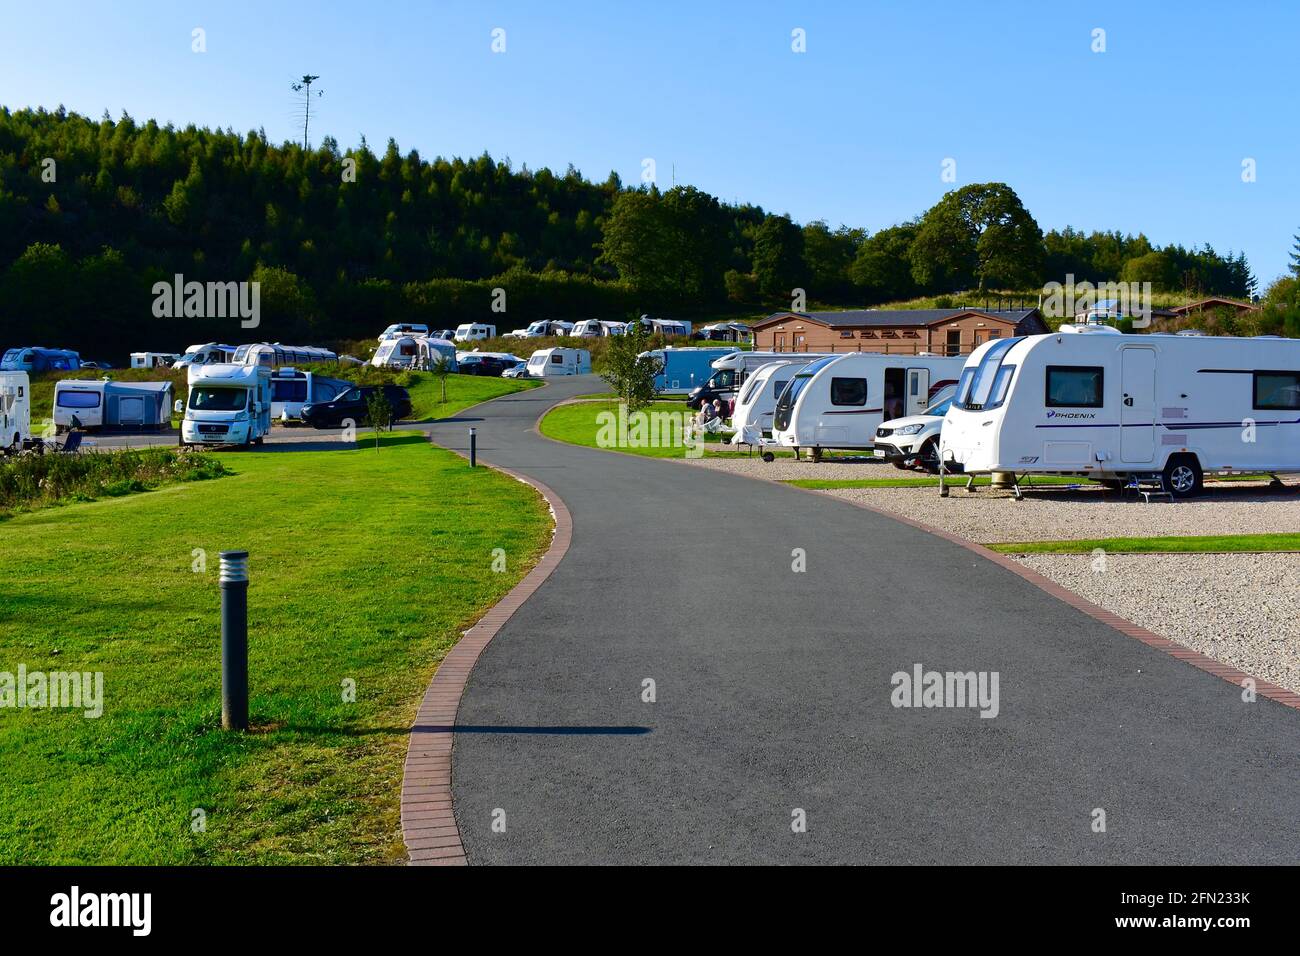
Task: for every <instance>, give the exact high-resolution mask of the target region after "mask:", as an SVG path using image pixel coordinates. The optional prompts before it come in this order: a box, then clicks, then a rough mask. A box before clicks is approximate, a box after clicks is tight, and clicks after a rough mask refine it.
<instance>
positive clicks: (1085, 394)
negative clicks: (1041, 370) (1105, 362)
mask: <svg viewBox="0 0 1300 956" xmlns="http://www.w3.org/2000/svg"><path fill="white" fill-rule="evenodd" d="M1105 383H1106V370H1105V369H1104V368H1102V367H1101V366H1099V365H1049V366H1047V407H1048V408H1101V407H1102V405H1103V404H1105V402H1104V401H1103V395H1104V393H1105Z"/></svg>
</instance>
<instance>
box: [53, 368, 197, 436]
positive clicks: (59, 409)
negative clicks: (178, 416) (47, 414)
mask: <svg viewBox="0 0 1300 956" xmlns="http://www.w3.org/2000/svg"><path fill="white" fill-rule="evenodd" d="M171 421H172V383H171V382H114V381H112V380H110V379H107V378H102V379H91V380H86V379H75V378H64V379H60V380H59V381H57V382H55V383H54V427H55V428H56V429H57V430H58V431H60V432H63V431H67V430H69V429H72V428H85V429H92V428H153V429H159V428H166V427H168V426H170V425H171Z"/></svg>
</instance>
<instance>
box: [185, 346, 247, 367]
mask: <svg viewBox="0 0 1300 956" xmlns="http://www.w3.org/2000/svg"><path fill="white" fill-rule="evenodd" d="M234 357H235V346H233V345H221V344H220V343H218V342H208V343H206V344H204V345H191V346H190V347H189V348H187V349H186V350H185V354H184V355H182V356H181V357H180V358H178V359H177V360H176V361H175V362H173V363H172V368H189V367H190V366H191V365H221V364H225V363H228V362H230V361H231V360H232V359H234Z"/></svg>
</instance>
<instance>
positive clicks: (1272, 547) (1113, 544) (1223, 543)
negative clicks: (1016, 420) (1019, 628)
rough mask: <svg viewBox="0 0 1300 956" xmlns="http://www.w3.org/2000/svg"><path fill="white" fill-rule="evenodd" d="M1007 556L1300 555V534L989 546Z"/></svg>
mask: <svg viewBox="0 0 1300 956" xmlns="http://www.w3.org/2000/svg"><path fill="white" fill-rule="evenodd" d="M985 547H986V548H990V549H991V550H993V551H1000V552H1002V553H1003V554H1091V553H1092V552H1093V551H1095V550H1096V549H1098V548H1100V549H1102V550H1103V551H1109V552H1112V553H1115V554H1160V553H1187V552H1198V551H1199V552H1211V551H1221V552H1222V551H1300V534H1233V535H1207V536H1204V537H1199V536H1188V537H1171V538H1094V539H1091V540H1088V541H1022V542H1009V543H1005V544H986V545H985Z"/></svg>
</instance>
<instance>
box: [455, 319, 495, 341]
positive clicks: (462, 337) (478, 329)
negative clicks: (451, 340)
mask: <svg viewBox="0 0 1300 956" xmlns="http://www.w3.org/2000/svg"><path fill="white" fill-rule="evenodd" d="M496 337H497V327H496V326H495V325H483V324H482V323H480V322H466V323H465V324H464V325H458V326H456V341H457V342H477V341H479V340H481V339H494V338H496Z"/></svg>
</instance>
